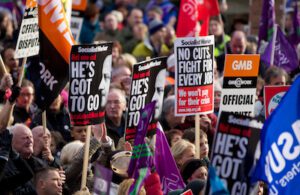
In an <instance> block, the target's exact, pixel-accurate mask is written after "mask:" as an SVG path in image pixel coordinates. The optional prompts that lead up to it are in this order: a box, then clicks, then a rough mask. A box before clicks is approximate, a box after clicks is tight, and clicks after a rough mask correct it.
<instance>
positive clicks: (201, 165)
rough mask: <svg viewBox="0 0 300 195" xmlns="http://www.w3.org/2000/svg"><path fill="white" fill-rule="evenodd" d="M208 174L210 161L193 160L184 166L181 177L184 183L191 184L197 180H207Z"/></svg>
mask: <svg viewBox="0 0 300 195" xmlns="http://www.w3.org/2000/svg"><path fill="white" fill-rule="evenodd" d="M207 174H208V161H207V160H206V159H201V160H200V159H191V160H189V161H187V162H186V163H184V164H183V166H182V168H181V176H182V179H183V181H184V183H186V184H187V183H189V182H191V181H193V180H195V179H202V180H206V179H207Z"/></svg>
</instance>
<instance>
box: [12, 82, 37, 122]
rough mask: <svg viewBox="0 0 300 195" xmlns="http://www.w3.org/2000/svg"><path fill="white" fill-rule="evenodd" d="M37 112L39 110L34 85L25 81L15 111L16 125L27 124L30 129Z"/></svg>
mask: <svg viewBox="0 0 300 195" xmlns="http://www.w3.org/2000/svg"><path fill="white" fill-rule="evenodd" d="M37 110H38V108H37V107H36V105H35V104H34V86H33V83H32V82H30V81H29V80H26V79H23V81H22V84H21V91H20V96H19V97H18V98H17V100H16V106H15V107H14V111H13V117H14V124H15V123H25V124H26V125H27V126H28V127H29V126H30V125H31V122H32V119H33V118H34V115H35V114H36V113H37Z"/></svg>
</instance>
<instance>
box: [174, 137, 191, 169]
mask: <svg viewBox="0 0 300 195" xmlns="http://www.w3.org/2000/svg"><path fill="white" fill-rule="evenodd" d="M171 152H172V155H173V157H174V159H175V161H176V164H177V167H178V169H180V168H181V167H182V165H183V164H184V163H185V162H186V161H188V160H189V159H192V158H194V157H195V145H194V144H192V143H191V142H189V141H186V140H184V139H182V140H180V141H178V142H176V143H175V144H174V146H172V147H171Z"/></svg>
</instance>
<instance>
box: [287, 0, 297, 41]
mask: <svg viewBox="0 0 300 195" xmlns="http://www.w3.org/2000/svg"><path fill="white" fill-rule="evenodd" d="M294 2H295V4H294V13H293V32H292V34H291V35H290V36H289V37H288V40H289V41H290V43H291V44H292V45H294V46H297V45H298V43H299V42H300V18H299V13H298V5H297V1H294Z"/></svg>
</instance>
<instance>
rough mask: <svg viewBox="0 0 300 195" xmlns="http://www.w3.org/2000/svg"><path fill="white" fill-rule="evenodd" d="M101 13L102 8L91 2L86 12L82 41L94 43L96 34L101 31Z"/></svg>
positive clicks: (80, 39) (81, 34) (83, 42)
mask: <svg viewBox="0 0 300 195" xmlns="http://www.w3.org/2000/svg"><path fill="white" fill-rule="evenodd" d="M99 14H100V9H99V8H98V7H97V5H96V3H89V4H88V6H87V9H86V10H85V14H84V16H85V17H84V20H83V24H82V28H81V32H80V37H79V41H80V43H82V44H90V43H92V42H93V40H94V37H95V36H96V34H97V33H98V32H100V31H101V30H100V25H99Z"/></svg>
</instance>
